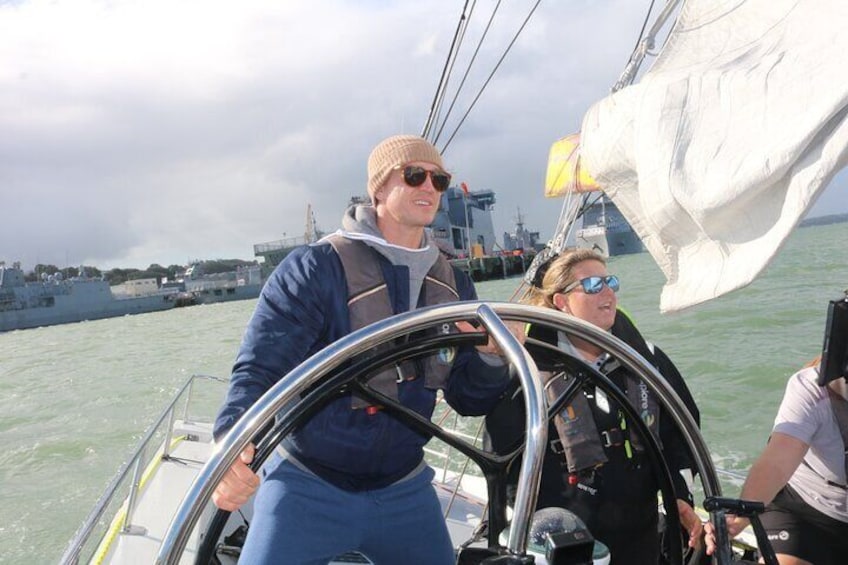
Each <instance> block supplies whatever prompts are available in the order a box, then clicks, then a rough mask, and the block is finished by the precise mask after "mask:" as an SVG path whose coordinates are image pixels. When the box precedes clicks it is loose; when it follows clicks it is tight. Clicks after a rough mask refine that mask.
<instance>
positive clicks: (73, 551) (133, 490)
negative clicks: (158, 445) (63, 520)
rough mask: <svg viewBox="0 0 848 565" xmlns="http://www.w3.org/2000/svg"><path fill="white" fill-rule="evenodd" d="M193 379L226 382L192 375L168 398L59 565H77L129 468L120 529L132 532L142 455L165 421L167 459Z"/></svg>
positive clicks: (185, 416) (185, 411)
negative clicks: (124, 507) (180, 409)
mask: <svg viewBox="0 0 848 565" xmlns="http://www.w3.org/2000/svg"><path fill="white" fill-rule="evenodd" d="M197 380H211V381H218V382H222V383H226V382H228V380H227V379H223V378H221V377H215V376H212V375H202V374H193V375H191V376H190V377H189V378H188V379H186V382H185V383H183V385H182V386H181V387H180V389H179V390H178V391H177V392H176V393H175V394H174V397H173V398H172V399H171V402H170V403H168V405H167V406H166V407H165V409H164V410H163V411H162V413H161V414H160V415H159V417H158V418H157V419H156V420H155V421H154V422H153V424H151V425H150V426H149V427H148V428H147V432H146V433H145V434H144V437H143V438H142V439H141V441H139V443H138V447H136V449H135V451H134V452H133V454H132V455H131V456H130V457H129V459H127V461H126V462H124V464H123V465H122V466H121V468H120V469H118V472H117V473H116V474H115V477H114V478H113V479H112V480H111V482H110V483H109V484H108V486H107V487H106V489H105V490H104V492H103V494H102V495H101V496H100V498H99V499H98V500H97V503H96V504H95V505H94V508H92V510H91V512H90V513H89V515H88V516H87V517H86V519H85V522H83V524H82V526H80V528H79V530H77V533H76V534H75V535H74V537H73V539H72V540H71V541H70V542H69V543H68V547H67V549H66V550H65V553H64V555H62V558H61V560H60V561H59V563H60V564H61V565H77V564H78V563H79V557H80V553H81V552H82V549H83V547H84V546H85V544H86V543H87V542H88V540H89V538H90V537H91V534H92V532H93V531H94V528H95V527H96V526H97V524H98V523H99V522H100V520H101V518H102V517H103V514H104V512H106V510H107V508H108V507H109V504H110V503H111V502H112V500H113V499H114V497H115V494H116V493H117V491H118V489H119V488H121V486H123V485H124V483H125V480H126V478H127V476H128V474H129V472H130V469H132V470H133V479H132V483H131V485H130V492H129V495H128V497H127V507H126V512H125V518H124V525H123V527H122V532H123V533H132V532H133V529H132V518H133V511H134V509H135V502H136V498H137V496H138V491H139V486H140V484H141V476H142V471H143V466H144V465H145V454H146V453H147V449H148V447H149V444H150V443H152V442H153V441H154V440H155V439H156V436H157V434H158V433H159V432H160V430H161V428H162V424H163V423H164V422H165V421H166V419H167V422H168V429H167V431H166V433H165V437H164V440H163V443H162V446H163V447H162V458H163V459H164V458H167V457H168V452H169V450H170V448H171V442H172V440H173V437H172V435H173V432H174V421H175V415H176V412H177V410H176V408H177V405H178V404H179V403H180V401H181V400H182V399H183V398H185V403H184V405H183V413H182V418H183V420H186V421H187V420H188V419H189V408H190V406H191V401H192V395H193V391H194V383H195V381H197Z"/></svg>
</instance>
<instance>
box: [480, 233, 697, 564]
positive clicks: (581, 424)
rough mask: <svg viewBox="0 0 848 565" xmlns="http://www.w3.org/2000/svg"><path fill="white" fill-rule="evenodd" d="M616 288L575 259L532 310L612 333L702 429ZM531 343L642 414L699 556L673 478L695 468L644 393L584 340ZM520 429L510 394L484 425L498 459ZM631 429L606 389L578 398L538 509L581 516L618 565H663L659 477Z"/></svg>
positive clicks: (548, 280) (557, 379)
mask: <svg viewBox="0 0 848 565" xmlns="http://www.w3.org/2000/svg"><path fill="white" fill-rule="evenodd" d="M620 284H621V283H620V281H619V279H618V277H617V276H616V275H611V274H610V273H609V272H608V271H607V266H606V262H605V260H604V259H603V257H601V256H600V255H598V254H597V253H595V252H594V251H591V250H588V249H571V250H567V251H566V252H564V253H563V254H561V255H560V256H558V257H557V258H555V259H554V260H553V261H552V262H551V263H550V264H549V266H548V268H547V271H546V272H545V274H544V278H543V279H542V281H541V284H539V285H538V286H536V287H535V288H533V289H532V292H531V293H530V295H529V299H528V301H529V302H531V303H532V304H535V305H538V306H543V307H547V308H554V309H556V310H560V311H562V312H565V313H567V314H571V315H572V316H575V317H577V318H580V319H582V320H585V321H587V322H590V323H592V324H594V325H596V326H597V327H599V328H601V329H604V330H607V331H611V332H612V333H613V334H614V335H616V336H617V337H618V338H619V339H622V340H623V341H625V342H626V343H628V344H629V345H630V346H631V347H633V348H634V349H636V351H638V352H639V353H640V354H642V356H643V357H645V358H646V359H647V360H649V361H650V362H651V363H653V364H654V365H655V366H656V368H657V369H658V370H659V372H660V373H661V374H662V375H664V376H665V377H666V378H667V380H668V381H669V382H670V383H671V384H672V386H673V387H674V389H675V390H676V391H677V393H678V394H679V395H680V396H681V398H683V399H685V400H686V401H687V405H688V407H689V408H690V410H691V412H692V414H693V416H694V417H695V419H696V420H697V418H698V410H697V407H696V406H695V403H694V401H693V400H692V396H691V394H690V393H689V391H688V389H687V388H686V385H685V383H684V382H683V379H682V377H681V376H680V373H679V372H678V370H677V369H676V368H675V366H674V364H673V363H672V362H671V361H670V360H669V359H668V357H667V356H666V355H665V354H664V353H663V352H662V351H661V350H660V349H659V348H656V347H654V346H652V345H650V344H649V343H647V342H646V341H645V340H644V339H643V338H642V336H641V335H640V334H639V332H638V330H636V328H635V327H634V326H633V324H632V323H631V322H630V321H629V320H628V319H627V317H626V316H625V315H624V314H622V313H621V312H619V311H618V309H617V305H618V303H617V298H616V292H617V291H618V289H619V286H620ZM528 337H531V338H535V339H538V340H540V341H544V342H547V343H549V344H551V345H555V346H557V347H558V348H559V349H561V350H563V351H565V352H567V353H569V354H571V356H573V357H576V358H578V359H581V360H583V361H585V363H587V364H588V365H595V366H597V367H599V368H600V369H601V370H602V371H604V372H606V373H607V376H608V377H609V378H610V379H611V380H612V381H613V382H614V383H616V385H618V387H619V388H621V390H622V391H623V392H625V394H626V395H627V397H628V400H630V401H631V402H632V403H633V404H634V405H636V407H637V409H638V410H639V411H640V413H641V414H642V417H643V420H644V421H645V423H646V424H648V427H649V429H650V430H651V432H652V433H653V434H654V435H655V437H656V438H657V439H658V440H659V441H660V443H661V445H662V448H663V452H664V456H665V458H666V459H667V461H668V462H669V467H670V469H671V471H672V475H673V480H674V487H675V492H676V493H677V496H678V501H677V502H678V504H677V505H678V510H679V511H680V518H681V522H682V526H683V528H684V529H685V530H686V532H687V536H688V541H689V545H690V546H692V547H694V546H695V545H696V543H697V540H698V539H699V538H700V535H701V532H702V526H701V521H700V520H699V519H698V517H697V515H696V514H695V512H694V510H693V509H692V504H691V494H690V492H689V489H688V486H687V483H686V481H685V480H684V478H683V477H682V476H681V475H680V474H679V473H677V471H678V470H682V469H691V468H692V464H691V461H690V458H689V455H688V449H687V448H686V446H685V443H684V441H683V438H682V436H681V435H680V434H679V432H678V431H677V430H676V428H675V426H674V424H673V422H672V420H671V418H670V417H668V416H667V415H666V414H664V410H663V409H662V408H661V406H660V405H659V403H658V402H657V400H656V399H655V398H654V395H653V394H652V393H650V391H649V390H648V389H647V386H646V385H644V383H642V384H641V385H640V381H638V380H637V379H636V378H635V376H634V375H632V374H631V373H630V372H629V371H627V370H625V369H624V368H623V367H621V366H618V367H617V368H612V366H611V364H610V363H608V362H606V356H605V355H603V351H602V350H601V349H599V348H598V347H596V346H594V345H592V344H590V343H587V342H585V341H582V340H580V339H578V338H575V337H573V336H567V335H565V334H564V333H563V332H556V331H552V330H547V329H543V328H538V327H531V328H530V331H529V335H528ZM540 366H541V363H540ZM544 378H546V379H547V385H548V386H547V388H548V390H551V389H557V387H561V385H563V383H565V382H567V381H568V380H569V379H571V378H573V375H570V374H567V372H560V373H558V374H552V373H547V374H546V375H545V377H544ZM523 422H524V408H523V400H522V398H521V394H520V390H516V391H510V394H508V395H507V396H506V397H505V399H504V400H503V401H502V402H501V403H500V404H499V405H498V406H497V407H496V408H495V410H494V411H493V412H492V413H490V414H489V416H487V418H486V426H487V431H488V433H489V436H490V439H491V441H492V447H493V449H494V450H495V451H496V452H498V453H508V452H510V451H511V450H512V449H514V448H515V446H516V445H517V443H518V442H519V441H520V440H521V438H522V437H523ZM632 429H633V426H632V425H628V424H627V418H626V417H625V416H624V413H623V411H622V410H621V406H620V405H619V404H617V403H616V402H615V400H614V399H612V398H611V397H609V396H608V395H607V394H605V393H604V391H602V390H601V389H600V388H595V387H592V388H590V389H584V390H583V394H579V393H578V395H577V397H575V398H574V399H573V400H572V403H571V404H570V405H569V406H567V407H566V408H565V409H564V410H562V412H561V414H560V415H558V416H557V417H556V418H554V421H553V422H552V424H551V426H550V430H549V442H550V445H549V448H548V449H547V451H546V453H545V460H544V463H543V469H542V479H541V485H540V490H539V498H538V504H537V508H545V507H552V506H555V507H563V508H567V509H569V510H571V511H572V512H574V513H575V514H577V515H578V516H579V517H580V518H581V519H582V520H583V521H584V522H585V523H586V525H587V526H588V528H589V530H590V531H591V532H592V535H593V536H594V537H595V538H596V539H598V540H600V541H601V542H603V543H604V544H605V545H606V546H607V547H608V548H609V550H610V556H611V559H612V564H613V565H616V564H624V563H627V564H628V565H639V564H645V565H656V564H657V563H658V562H660V561H659V559H660V542H659V538H658V535H657V528H658V520H659V513H658V507H657V492H658V490H659V487H658V482H657V480H656V478H655V474H656V472H657V471H655V470H654V469H652V466H651V464H650V463H649V461H648V459H647V456H646V454H645V453H644V449H643V447H644V442H642V441H640V439H639V438H638V437H637V435H636V434H634V433H632V432H631V430H632ZM587 446H588V447H587ZM515 478H516V477H515V475H514V474H513V476H512V479H513V480H515Z"/></svg>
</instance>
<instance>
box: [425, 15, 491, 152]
mask: <svg viewBox="0 0 848 565" xmlns="http://www.w3.org/2000/svg"><path fill="white" fill-rule="evenodd" d="M476 5H477V0H474V2H473V3H472V4H471V9H470V10H469V11H468V16H467V17H466V19H465V25H464V26H463V27H462V32H461V33H460V35H459V42H458V45H457V49H456V52H455V53H454V56H453V60H452V61H451V65H450V69H449V70H448V74H447V77H446V79H445V85H444V88H443V89H442V93H441V96H440V97H439V103H438V105H437V106H436V112H435V118H434V120H433V125H434V126H435V124H437V123H439V122H442V124H444V123H445V122H446V121H447V119H448V116H450V113H451V110H452V109H453V104H451V106H450V107H449V108H448V111H447V113H446V114H445V115H444V117H442V108H443V107H444V103H445V97H446V96H447V92H448V83H449V82H450V80H451V76H452V75H453V70H454V66H455V65H456V61H457V58H458V57H459V51H460V49H461V48H462V44H463V43H464V42H465V33H466V31H468V24H469V23H470V22H471V16H472V15H473V14H474V8H475V6H476ZM481 41H482V39H481ZM478 49H479V42H478ZM475 52H476V51H475ZM470 65H471V63H469V68H470ZM467 74H468V71H466V76H467ZM464 82H465V81H464V79H463V81H462V82H461V83H460V85H459V87H457V95H458V93H459V91H460V90H461V89H462V85H463V83H464ZM455 98H456V95H454V99H455ZM443 128H444V125H442V126H441V127H439V131H438V132H436V135H435V136H431V137H432V139H431V140H430V141H432V143H433V145H436V144H437V142H438V139H439V136H440V135H441V133H442V129H443ZM431 131H432V130H431Z"/></svg>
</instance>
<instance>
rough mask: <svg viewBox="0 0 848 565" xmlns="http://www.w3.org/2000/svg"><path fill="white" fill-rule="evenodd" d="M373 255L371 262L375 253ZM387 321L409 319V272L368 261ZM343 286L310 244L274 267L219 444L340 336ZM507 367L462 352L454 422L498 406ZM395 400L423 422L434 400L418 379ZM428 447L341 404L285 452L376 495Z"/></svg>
mask: <svg viewBox="0 0 848 565" xmlns="http://www.w3.org/2000/svg"><path fill="white" fill-rule="evenodd" d="M375 254H376V253H375ZM376 255H377V256H378V257H379V260H380V266H381V268H382V271H383V276H384V278H385V282H386V284H387V287H388V292H389V296H390V298H391V302H392V304H393V306H394V310H395V313H401V312H406V311H408V310H409V271H408V269H407V268H406V267H404V266H395V265H392V264H391V263H390V262H389V261H388V260H386V259H385V258H384V257H382V255H380V254H376ZM454 274H455V276H456V284H457V291H458V293H459V296H460V299H461V300H476V299H477V294H476V291H475V290H474V286H473V284H472V282H471V280H470V279H469V278H468V276H467V275H466V274H465V273H463V272H461V271H459V270H458V269H454ZM347 298H348V293H347V283H346V281H345V276H344V271H343V269H342V264H341V261H340V260H339V257H338V256H337V255H336V253H335V251H334V250H333V248H332V246H331V245H329V244H327V243H319V244H315V245H310V246H308V247H302V248H299V249H296V250H295V251H293V252H291V253H290V254H289V255H288V256H287V257H286V258H285V260H284V261H283V262H282V263H280V265H278V266H277V268H276V269H275V270H274V272H273V274H272V275H271V277H270V278H269V279H268V281H267V283H266V284H265V287H264V288H263V290H262V293H261V295H260V297H259V300H258V303H257V306H256V310H255V311H254V313H253V316H252V318H251V319H250V322H249V323H248V326H247V330H246V331H245V334H244V338H243V340H242V344H241V347H240V349H239V352H238V356H237V358H236V362H235V365H234V367H233V372H232V377H231V381H230V388H229V392H228V394H227V399H226V401H225V403H224V406H223V407H222V408H221V410H220V412H219V414H218V417H217V420H216V422H215V437H216V438H220V437H221V436H223V434H224V433H225V432H226V431H227V430H228V429H229V428H230V427H232V426H233V424H235V422H236V421H237V420H238V419H239V418H240V417H241V416H242V414H244V412H245V411H246V410H247V409H248V408H250V406H251V405H252V404H253V403H254V402H256V400H258V399H259V397H260V396H262V394H264V393H265V392H266V391H267V390H268V389H270V388H271V387H272V386H273V385H274V384H275V383H276V382H277V381H278V380H279V379H280V378H282V377H283V376H284V375H286V374H287V373H288V372H289V371H291V370H292V369H293V368H295V367H296V366H297V365H298V364H300V363H301V362H302V361H303V360H305V359H307V358H308V357H310V356H312V355H313V354H315V353H316V352H318V351H319V350H321V349H322V348H324V347H326V346H327V345H329V344H331V343H333V342H334V341H336V340H338V339H340V338H342V337H344V336H345V335H347V334H349V333H350V331H351V329H350V321H349V317H348V309H347ZM508 373H509V372H508V367H507V366H506V365H499V366H492V365H490V364H488V363H486V362H485V361H483V360H482V359H481V358H480V357H479V355H478V354H477V352H476V351H475V350H474V348H473V347H470V346H469V347H464V348H462V349H461V350H460V351H459V352H458V354H457V356H456V360H455V361H454V364H453V368H452V371H451V376H450V378H449V379H448V384H447V386H446V388H445V391H444V394H445V398H446V399H447V401H448V403H449V404H450V405H451V406H452V407H453V408H454V409H455V410H456V411H457V412H459V413H460V414H462V415H482V414H485V413H487V412H488V411H489V410H490V409H491V408H492V407H493V406H494V405H495V404H496V403H497V401H498V399H499V398H500V396H501V394H502V393H503V391H504V389H505V387H506V385H507V383H508V381H509V376H508ZM398 396H399V399H400V401H401V402H402V403H403V404H404V405H405V406H407V407H409V408H411V409H413V410H415V411H416V412H418V413H419V414H421V415H422V416H424V417H425V418H428V419H429V418H430V417H431V416H432V413H433V409H434V407H435V400H436V391H434V390H430V389H426V388H424V379H423V378H418V379H414V380H411V381H404V382H402V383H400V384H399V385H398ZM425 443H427V438H426V437H424V436H422V435H420V434H418V433H416V432H414V431H412V430H410V429H409V428H407V427H406V426H405V425H403V424H401V423H399V422H398V421H397V420H396V419H394V418H393V417H391V416H389V415H388V414H386V413H385V412H384V411H378V412H377V413H376V414H373V415H372V414H368V413H367V412H366V410H363V409H352V408H351V398H350V396H349V395H344V396H342V397H340V398H337V399H334V400H333V401H331V402H330V403H329V404H328V405H327V406H326V407H324V408H322V409H321V410H320V411H319V412H318V413H317V414H316V415H315V417H314V418H313V419H312V420H310V421H309V422H308V423H306V424H305V425H303V426H302V427H301V428H300V429H298V430H296V431H294V432H293V433H292V434H291V435H290V436H289V437H288V438H287V439H286V440H285V441H284V444H283V445H284V447H285V449H286V450H287V451H288V452H289V453H291V454H292V455H293V456H294V457H295V458H296V459H297V460H298V461H300V462H301V463H303V464H304V465H306V466H307V467H308V468H309V469H310V470H312V471H313V472H314V473H316V474H317V475H318V476H320V477H322V478H324V479H325V480H327V481H329V482H331V483H333V484H334V485H336V486H338V487H340V488H343V489H346V490H367V489H375V488H382V487H384V486H387V485H390V484H392V483H393V482H395V481H397V480H399V479H401V478H403V477H405V476H406V475H407V474H409V473H410V472H411V471H413V470H414V469H415V468H416V467H417V466H418V465H419V464H420V462H421V460H422V458H423V446H424V444H425Z"/></svg>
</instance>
